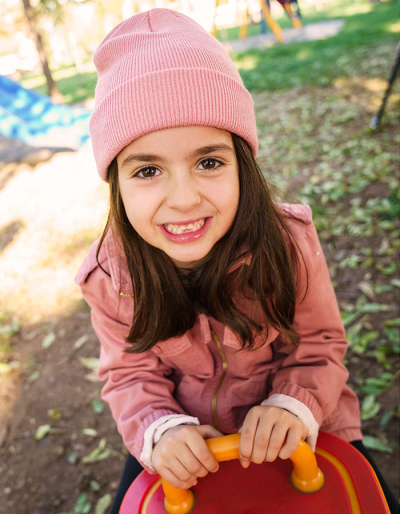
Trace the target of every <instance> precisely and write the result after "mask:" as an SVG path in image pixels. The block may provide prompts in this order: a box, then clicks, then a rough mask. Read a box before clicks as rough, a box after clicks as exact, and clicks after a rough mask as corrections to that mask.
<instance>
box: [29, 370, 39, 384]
mask: <svg viewBox="0 0 400 514" xmlns="http://www.w3.org/2000/svg"><path fill="white" fill-rule="evenodd" d="M39 377H40V373H39V371H34V372H33V373H32V375H30V376H29V377H28V382H30V383H32V382H36V380H38V379H39Z"/></svg>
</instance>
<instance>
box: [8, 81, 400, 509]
mask: <svg viewBox="0 0 400 514" xmlns="http://www.w3.org/2000/svg"><path fill="white" fill-rule="evenodd" d="M325 90H326V91H328V93H329V92H330V93H331V94H332V95H334V94H336V93H335V90H334V88H332V89H331V91H329V88H325ZM328 93H327V94H328ZM279 95H281V96H279ZM282 95H283V93H282V94H276V95H275V96H273V97H271V95H269V96H268V97H266V96H263V95H259V97H258V98H257V102H258V103H257V105H258V108H259V109H260V110H261V108H264V109H268V108H269V107H271V106H272V105H273V102H274V101H276V100H279V101H282V102H283V101H284V98H283V96H282ZM369 114H370V113H369V112H367V111H366V114H365V119H367V118H368V117H369ZM365 119H364V123H365ZM358 122H359V120H354V121H353V123H354V124H356V123H358ZM355 126H356V125H354V127H355ZM389 129H390V127H389ZM262 130H263V129H262V128H261V131H262ZM390 130H392V132H393V130H394V129H393V128H391V129H390ZM390 130H389V133H388V134H389V137H390ZM261 137H262V134H261ZM17 146H19V150H17V149H16V147H17ZM0 155H1V157H2V161H3V162H2V169H1V171H0V220H1V222H0V304H1V309H0V316H1V317H0V323H2V326H3V327H10V331H12V332H14V334H13V336H12V337H10V338H3V339H2V340H0V344H1V346H0V357H2V358H1V359H0V361H3V362H6V363H7V367H4V368H2V372H1V373H0V497H1V501H0V513H1V514H9V513H13V514H60V513H65V512H68V513H72V512H73V511H74V506H75V504H76V502H77V500H78V498H79V497H80V495H81V494H83V493H86V494H87V501H88V502H90V503H91V505H92V510H91V511H90V512H94V506H95V505H96V503H97V501H98V500H99V499H100V498H102V497H104V495H106V494H110V495H111V496H112V495H113V494H114V493H115V490H116V487H117V485H118V482H119V477H120V474H121V472H122V468H123V464H124V461H125V458H126V455H127V453H126V450H125V448H124V446H123V443H122V440H121V438H120V436H119V434H118V433H117V430H116V427H115V423H114V421H113V420H112V418H111V415H110V412H109V409H108V407H107V406H106V405H103V404H102V403H101V402H100V401H99V399H100V389H101V383H100V382H98V380H97V378H96V375H95V373H94V372H93V369H92V368H93V361H91V360H90V359H92V358H95V357H97V356H98V349H99V348H98V341H97V338H96V336H95V334H94V332H93V330H92V328H91V324H90V312H89V309H88V307H87V305H86V304H85V302H84V301H83V299H82V297H81V294H80V291H79V288H78V287H76V286H75V284H74V280H73V279H74V276H75V274H76V272H77V270H78V268H79V266H80V264H81V262H82V260H83V258H84V257H85V255H86V253H87V251H88V248H89V247H90V244H91V242H92V241H93V240H94V239H95V238H96V237H97V236H98V235H99V234H100V232H101V228H102V226H103V224H104V221H105V216H106V208H107V188H106V187H105V186H104V185H103V184H101V183H100V181H99V180H98V178H97V175H96V170H95V165H94V162H93V158H92V156H91V149H90V147H85V148H83V149H82V150H81V151H79V152H77V153H72V152H68V153H55V154H53V153H52V152H49V151H48V150H44V149H42V150H40V151H32V149H27V148H26V147H24V146H23V145H20V144H15V143H13V142H11V141H8V140H4V139H0ZM7 155H8V156H10V155H12V157H11V158H7ZM261 157H262V156H261ZM7 161H8V162H7ZM307 180H308V179H307V176H305V175H304V176H303V175H301V173H300V175H299V176H298V177H296V178H295V179H294V182H293V184H299V183H305V182H306V181H307ZM293 187H294V186H293ZM381 193H382V194H384V193H385V192H384V191H382V192H381ZM364 194H370V195H371V197H375V196H379V194H380V191H378V190H376V191H374V190H370V191H369V192H368V191H366V192H365V191H364ZM343 208H344V210H345V211H346V209H350V204H348V205H347V207H346V205H344V207H343ZM345 211H344V212H345ZM322 239H323V244H324V251H325V253H326V257H327V260H328V263H330V264H332V263H334V260H335V255H336V254H337V252H338V251H340V250H341V249H344V250H346V249H348V248H353V247H354V241H355V240H356V238H350V239H349V238H346V237H343V238H337V243H336V246H335V248H334V249H333V248H332V246H330V245H329V238H327V237H326V238H322ZM370 244H371V245H373V244H377V242H376V243H374V242H373V241H370ZM378 246H379V245H378ZM364 273H365V272H364V270H359V269H351V268H343V269H341V268H339V267H336V268H335V273H334V275H335V276H334V281H335V286H336V292H337V296H338V300H339V303H354V302H355V301H356V300H357V298H358V296H359V291H357V284H358V283H359V282H360V280H362V278H363V274H364ZM373 278H374V277H372V279H373ZM397 291H398V289H397ZM385 303H386V304H387V305H388V306H389V310H388V312H386V313H384V314H373V315H371V317H370V323H371V324H372V325H373V324H374V322H375V320H376V319H377V318H379V319H380V322H382V320H384V319H390V318H396V317H397V316H398V293H397V292H396V290H394V291H392V292H389V293H387V295H386V296H385ZM13 323H14V328H13ZM18 327H19V328H18ZM85 359H86V360H85ZM389 359H390V362H391V365H392V367H393V368H394V369H397V368H396V367H398V358H397V357H396V356H390V357H389ZM347 365H348V368H349V371H350V376H351V378H350V384H351V385H352V386H354V388H355V389H357V385H359V384H360V382H361V381H362V380H363V379H364V377H371V376H375V374H374V373H377V374H379V372H381V371H382V369H381V367H380V366H379V365H378V364H377V361H376V360H375V359H374V358H373V357H371V356H370V355H359V354H357V353H355V352H349V354H348V356H347ZM0 370H1V368H0ZM397 377H398V375H397ZM379 401H380V403H381V412H385V411H388V412H392V413H393V417H392V420H391V421H390V422H389V423H388V425H387V427H386V428H385V430H384V433H383V432H382V428H381V426H380V422H381V419H380V418H379V417H373V418H372V419H369V420H367V421H364V422H363V430H364V433H368V434H370V435H374V436H379V437H381V438H382V437H383V438H384V440H385V441H386V443H387V444H389V445H390V446H391V447H392V449H393V451H392V453H381V452H376V451H372V454H373V457H374V459H375V460H376V462H377V463H378V465H379V467H380V468H381V470H382V473H383V475H384V476H385V477H386V479H387V481H388V483H389V485H390V487H391V488H392V490H393V491H394V492H395V494H396V496H397V497H398V496H399V446H398V429H399V425H398V417H396V412H397V407H398V405H399V403H400V399H399V390H398V380H397V382H396V381H394V383H393V384H391V386H390V387H388V388H387V390H385V391H383V392H382V394H380V396H379ZM43 426H45V427H46V426H47V427H46V428H44V429H43V430H45V431H47V433H46V435H45V436H44V437H43V438H40V439H39V440H36V439H35V434H37V430H38V428H39V427H43ZM382 434H383V435H382ZM103 439H105V441H102V440H103ZM99 445H100V448H102V450H100V451H99V452H98V453H101V451H104V450H107V449H109V450H110V451H106V453H105V454H104V455H106V458H104V460H99V461H96V462H94V463H85V459H84V457H85V456H87V455H89V454H90V453H91V452H92V451H93V450H95V449H96V448H98V447H99ZM79 512H88V511H86V510H85V511H84V510H82V511H80V510H77V509H75V513H76V514H79ZM97 512H107V509H105V510H100V509H99V510H98V511H96V514H97ZM338 512H339V511H338Z"/></svg>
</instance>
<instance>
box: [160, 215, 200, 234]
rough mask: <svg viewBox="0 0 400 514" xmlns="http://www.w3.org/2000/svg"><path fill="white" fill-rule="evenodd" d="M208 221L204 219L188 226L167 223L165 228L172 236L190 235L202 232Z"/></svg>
mask: <svg viewBox="0 0 400 514" xmlns="http://www.w3.org/2000/svg"><path fill="white" fill-rule="evenodd" d="M206 219H207V218H203V219H201V220H197V221H194V222H192V223H188V224H187V225H175V224H173V223H167V224H165V225H163V226H164V228H165V230H166V231H167V232H169V233H170V234H176V235H179V234H188V233H189V232H196V231H197V230H200V229H201V228H202V227H203V226H204V224H205V222H206Z"/></svg>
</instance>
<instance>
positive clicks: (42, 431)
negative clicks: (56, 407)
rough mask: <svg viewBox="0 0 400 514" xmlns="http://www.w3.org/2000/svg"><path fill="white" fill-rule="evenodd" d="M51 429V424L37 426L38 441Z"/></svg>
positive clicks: (36, 435) (36, 436) (36, 437)
mask: <svg viewBox="0 0 400 514" xmlns="http://www.w3.org/2000/svg"><path fill="white" fill-rule="evenodd" d="M50 430H51V425H40V427H38V428H37V430H36V434H35V439H36V441H40V440H41V439H43V437H45V436H46V435H47V434H48V433H49V432H50Z"/></svg>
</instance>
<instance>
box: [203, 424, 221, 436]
mask: <svg viewBox="0 0 400 514" xmlns="http://www.w3.org/2000/svg"><path fill="white" fill-rule="evenodd" d="M197 430H198V432H199V433H200V435H201V436H202V437H203V439H209V438H210V437H222V436H223V435H224V434H222V433H221V432H220V431H219V430H217V429H216V428H214V427H212V426H211V425H200V426H198V427H197Z"/></svg>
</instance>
